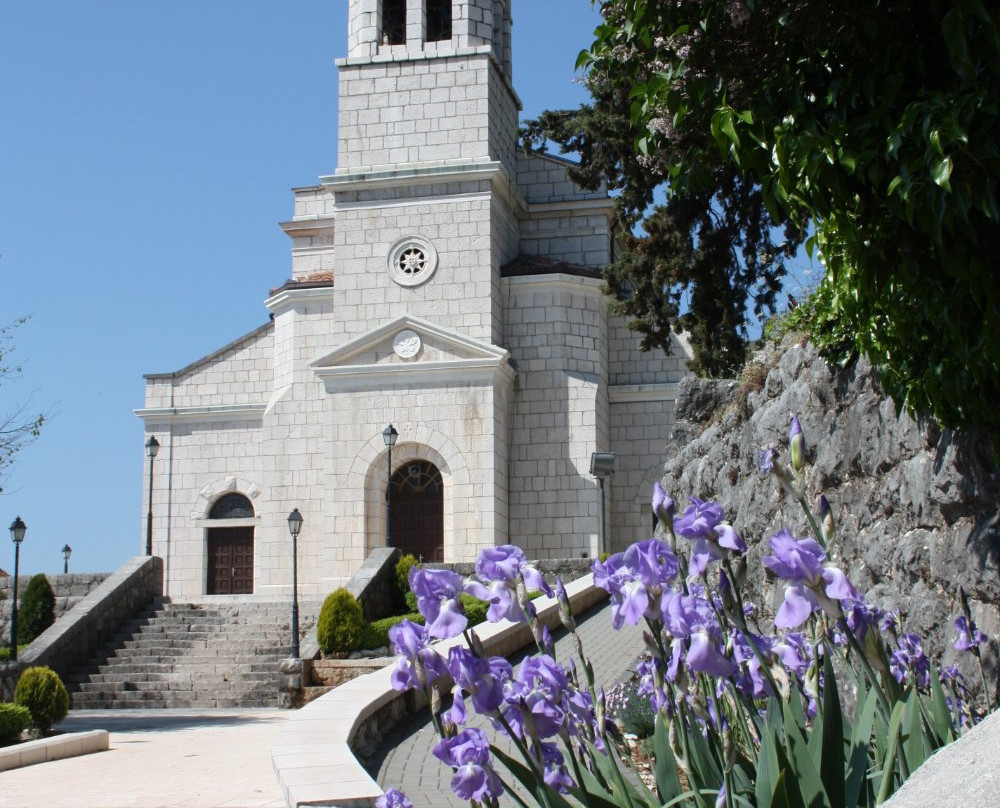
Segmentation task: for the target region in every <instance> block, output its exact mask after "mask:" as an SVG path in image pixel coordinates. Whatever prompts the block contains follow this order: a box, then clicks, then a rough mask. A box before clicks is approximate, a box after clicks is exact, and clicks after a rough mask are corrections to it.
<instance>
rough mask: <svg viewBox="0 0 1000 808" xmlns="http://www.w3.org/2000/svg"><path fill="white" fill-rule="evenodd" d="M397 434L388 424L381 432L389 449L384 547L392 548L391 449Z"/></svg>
mask: <svg viewBox="0 0 1000 808" xmlns="http://www.w3.org/2000/svg"><path fill="white" fill-rule="evenodd" d="M398 437H399V433H398V432H397V431H396V430H395V429H394V428H393V426H392V424H389V426H387V427H386V428H385V429H383V430H382V440H384V441H385V445H386V446H388V447H389V458H388V473H387V474H386V478H385V546H386V547H392V447H393V446H395V445H396V438H398Z"/></svg>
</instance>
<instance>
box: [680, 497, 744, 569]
mask: <svg viewBox="0 0 1000 808" xmlns="http://www.w3.org/2000/svg"><path fill="white" fill-rule="evenodd" d="M690 502H691V504H690V505H688V507H687V508H686V509H685V511H684V514H683V515H682V516H681V517H680V519H678V520H677V521H676V522H674V529H675V530H676V531H677V533H678V534H679V535H681V536H683V537H684V538H685V539H688V540H689V541H691V542H693V543H694V546H693V547H692V548H691V563H690V565H689V567H688V573H689V574H690V575H692V576H698V575H701V574H702V573H703V572H704V571H705V570H706V569H707V567H708V565H709V564H710V563H711V562H713V561H721V560H722V559H723V558H725V557H726V556H727V555H728V551H734V552H737V553H742V552H745V551H746V549H747V546H746V544H745V543H744V542H743V539H741V538H740V536H739V534H738V533H737V532H736V531H735V530H733V528H732V526H731V525H728V524H725V523H723V521H722V516H723V513H722V506H721V505H719V504H718V503H717V502H703V501H702V500H700V499H698V498H697V497H691V498H690Z"/></svg>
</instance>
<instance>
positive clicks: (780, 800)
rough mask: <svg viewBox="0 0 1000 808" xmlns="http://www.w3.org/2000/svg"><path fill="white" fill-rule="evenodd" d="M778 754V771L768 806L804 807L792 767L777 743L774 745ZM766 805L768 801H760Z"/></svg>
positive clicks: (779, 807)
mask: <svg viewBox="0 0 1000 808" xmlns="http://www.w3.org/2000/svg"><path fill="white" fill-rule="evenodd" d="M775 752H777V754H778V766H779V767H780V772H779V774H778V777H777V779H776V780H775V782H774V791H773V793H772V794H771V800H770V808H806V802H805V800H804V799H803V798H802V792H801V791H800V790H799V785H798V782H797V781H796V777H795V774H794V773H793V772H792V767H791V765H790V763H789V761H788V756H787V755H786V754H785V750H784V749H783V748H782V747H781V745H780V744H779V745H778V746H777V747H775ZM761 805H768V803H761Z"/></svg>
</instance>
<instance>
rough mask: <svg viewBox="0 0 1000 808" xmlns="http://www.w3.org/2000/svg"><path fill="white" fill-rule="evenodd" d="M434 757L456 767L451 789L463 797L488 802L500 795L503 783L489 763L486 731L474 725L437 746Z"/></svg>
mask: <svg viewBox="0 0 1000 808" xmlns="http://www.w3.org/2000/svg"><path fill="white" fill-rule="evenodd" d="M434 757H436V758H437V759H438V760H440V761H442V762H443V763H446V764H447V765H449V766H451V767H452V768H454V769H455V775H454V777H452V778H451V790H452V791H454V792H455V794H456V795H458V796H459V797H460V798H461V799H463V800H476V801H477V802H485V799H484V798H488V797H499V796H500V794H501V793H502V792H503V784H502V783H501V782H500V778H499V777H498V776H497V773H496V772H495V771H493V766H492V765H491V764H490V743H489V739H488V738H487V737H486V733H485V732H483V731H482V730H481V729H476V728H475V727H468V728H466V729H463V730H462V731H461V732H460V733H458V734H457V735H455V736H454V737H453V738H446V739H445V740H443V741H441V742H440V743H438V745H437V746H435V747H434Z"/></svg>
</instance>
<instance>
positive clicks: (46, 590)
mask: <svg viewBox="0 0 1000 808" xmlns="http://www.w3.org/2000/svg"><path fill="white" fill-rule="evenodd" d="M55 621H56V593H55V592H53V591H52V585H51V584H49V579H48V578H46V577H45V576H44V575H42V574H41V573H39V574H38V575H35V576H34V577H33V578H32V579H31V580H30V581H28V585H27V586H26V587H25V589H24V596H23V597H22V598H21V607H20V608H19V609H18V612H17V641H18V642H19V643H29V642H31V641H32V640H34V639H35V637H37V636H38V635H39V634H41V633H42V632H43V631H45V629H47V628H48V627H49V626H51V625H52V624H53V623H54V622H55Z"/></svg>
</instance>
